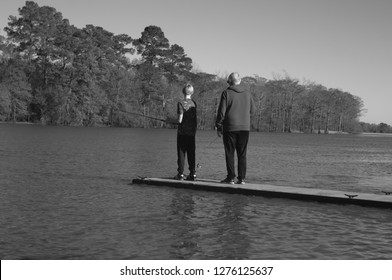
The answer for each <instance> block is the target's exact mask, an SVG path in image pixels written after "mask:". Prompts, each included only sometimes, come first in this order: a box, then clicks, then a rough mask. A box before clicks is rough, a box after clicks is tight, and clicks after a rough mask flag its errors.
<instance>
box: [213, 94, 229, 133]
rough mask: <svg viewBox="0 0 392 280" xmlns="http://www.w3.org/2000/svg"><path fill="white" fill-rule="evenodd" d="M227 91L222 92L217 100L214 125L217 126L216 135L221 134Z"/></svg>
mask: <svg viewBox="0 0 392 280" xmlns="http://www.w3.org/2000/svg"><path fill="white" fill-rule="evenodd" d="M226 104H227V93H226V91H224V92H222V95H221V99H220V102H219V107H218V112H217V115H216V122H215V126H216V128H217V134H218V137H220V136H221V134H222V130H223V121H224V119H225V114H226V108H227V105H226Z"/></svg>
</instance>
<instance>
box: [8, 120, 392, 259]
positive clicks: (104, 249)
mask: <svg viewBox="0 0 392 280" xmlns="http://www.w3.org/2000/svg"><path fill="white" fill-rule="evenodd" d="M175 136H176V131H175V130H143V129H117V128H72V127H45V126H35V125H7V124H0V159H1V160H0V225H1V226H0V258H1V259H392V246H391V244H392V235H391V230H392V211H391V210H390V209H377V208H366V207H360V206H350V205H334V204H327V203H316V202H304V201H295V200H288V199H276V198H263V197H253V196H245V195H235V194H224V193H213V192H204V191H194V190H181V189H174V188H167V187H154V186H145V185H135V184H129V183H130V182H131V180H132V179H133V178H136V177H137V176H154V177H156V176H173V175H175V174H176V165H175V163H176V154H175V139H176V137H175ZM248 153H249V159H248V165H249V167H248V178H247V179H248V181H249V182H263V183H268V184H273V185H284V186H296V187H307V188H322V189H338V190H345V191H350V192H370V193H380V192H381V191H382V190H392V137H391V136H377V137H370V136H353V135H301V134H293V135H287V134H263V133H251V138H250V143H249V151H248ZM197 162H198V163H199V164H200V165H201V169H200V170H199V174H198V175H199V177H204V178H212V179H222V178H223V177H224V176H225V163H224V155H223V146H222V143H221V139H216V135H215V133H214V132H203V131H199V132H198V135H197Z"/></svg>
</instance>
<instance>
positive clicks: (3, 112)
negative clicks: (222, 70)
mask: <svg viewBox="0 0 392 280" xmlns="http://www.w3.org/2000/svg"><path fill="white" fill-rule="evenodd" d="M4 30H5V31H6V33H7V37H6V38H4V37H0V74H1V75H0V119H1V120H6V121H10V120H13V121H35V122H41V123H44V124H53V125H75V126H95V125H110V126H126V127H171V125H167V124H165V123H163V122H160V121H157V120H153V119H148V118H144V117H142V116H140V115H143V114H144V115H148V116H152V117H156V118H160V119H162V118H166V117H174V116H175V115H176V109H177V108H176V106H177V102H178V100H179V99H180V98H182V93H181V89H182V87H183V86H184V84H186V83H188V82H189V83H192V84H193V86H194V88H195V94H194V96H193V98H194V99H195V101H196V103H197V105H198V110H199V114H198V127H199V128H200V129H213V128H214V121H215V115H216V109H217V106H218V103H219V98H220V94H221V92H222V91H223V90H224V89H225V87H226V86H227V85H226V80H225V79H223V78H221V77H218V76H217V75H212V74H208V73H204V72H200V71H196V70H195V69H194V68H193V66H192V59H191V58H190V57H188V56H187V54H186V53H185V50H184V48H183V47H181V46H180V45H178V44H172V45H171V44H170V42H169V40H168V39H167V38H166V37H165V34H164V32H163V31H162V30H161V28H160V27H158V26H153V25H151V26H147V27H146V28H145V29H144V30H143V32H142V33H141V36H140V38H135V39H133V38H131V37H130V36H128V35H126V34H120V35H115V34H113V33H111V32H109V31H107V30H105V29H104V28H102V27H99V26H94V25H87V26H85V27H84V28H82V29H79V28H76V27H75V26H73V25H71V24H70V23H69V21H68V20H67V19H64V18H63V16H62V14H61V13H60V12H58V11H56V9H54V8H52V7H48V6H42V7H40V6H39V5H38V4H37V3H35V2H32V1H27V2H26V4H25V6H24V7H22V8H20V9H19V17H16V16H11V17H10V18H9V22H8V26H7V27H6V28H4ZM134 54H137V55H138V56H139V58H138V59H134V60H133V61H130V57H131V56H132V55H134ZM242 83H243V85H245V86H246V87H247V89H248V90H249V91H250V92H251V94H252V96H253V100H254V102H255V105H256V108H257V110H256V112H255V113H254V115H253V116H252V128H253V129H255V130H257V131H270V132H294V131H301V132H310V133H314V132H317V133H321V132H324V133H328V132H329V131H330V130H336V131H340V132H343V131H344V132H358V131H361V130H363V131H369V130H372V131H373V130H374V131H382V132H386V131H390V127H389V126H388V125H386V124H385V125H384V124H383V125H382V124H380V125H379V126H377V128H375V127H374V126H371V125H366V124H363V123H361V124H359V122H358V118H359V116H360V115H361V112H362V108H363V102H362V100H361V99H360V98H359V97H356V96H353V95H351V94H350V93H348V92H344V91H342V90H339V89H327V88H325V87H324V86H322V85H319V84H315V83H311V82H307V83H300V82H299V81H298V80H297V79H293V78H291V77H289V76H288V75H287V74H286V76H285V77H275V78H274V79H273V80H267V79H265V78H263V77H259V76H257V75H255V76H253V77H244V78H243V79H242Z"/></svg>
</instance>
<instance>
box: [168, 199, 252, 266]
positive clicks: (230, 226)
mask: <svg viewBox="0 0 392 280" xmlns="http://www.w3.org/2000/svg"><path fill="white" fill-rule="evenodd" d="M233 198H234V200H233ZM246 206H247V199H246V197H245V196H241V195H230V196H229V197H227V195H223V196H222V197H219V196H218V195H216V194H212V193H203V194H202V195H200V194H199V193H197V192H194V191H185V192H184V191H178V192H176V194H175V195H173V198H172V202H171V204H170V217H171V219H172V221H171V222H172V224H173V227H175V229H174V233H173V236H172V241H171V246H170V247H171V249H170V252H169V253H170V258H173V259H245V258H247V256H248V249H249V247H250V241H249V238H248V236H247V232H248V229H247V218H246V217H245V213H244V211H245V207H246Z"/></svg>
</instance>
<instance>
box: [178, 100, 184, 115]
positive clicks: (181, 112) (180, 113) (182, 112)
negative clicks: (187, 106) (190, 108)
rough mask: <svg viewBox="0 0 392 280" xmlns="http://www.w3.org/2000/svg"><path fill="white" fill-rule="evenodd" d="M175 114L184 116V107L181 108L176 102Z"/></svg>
mask: <svg viewBox="0 0 392 280" xmlns="http://www.w3.org/2000/svg"><path fill="white" fill-rule="evenodd" d="M177 114H178V115H182V114H184V107H182V104H181V102H178V103H177Z"/></svg>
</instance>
